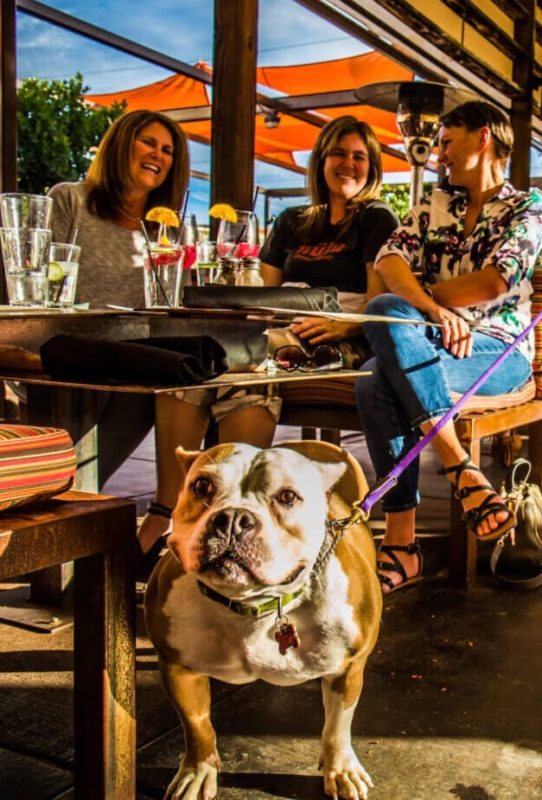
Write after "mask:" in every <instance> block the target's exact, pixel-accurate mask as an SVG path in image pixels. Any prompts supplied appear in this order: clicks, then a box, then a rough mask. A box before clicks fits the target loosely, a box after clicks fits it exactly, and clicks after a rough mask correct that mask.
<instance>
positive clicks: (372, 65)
mask: <svg viewBox="0 0 542 800" xmlns="http://www.w3.org/2000/svg"><path fill="white" fill-rule="evenodd" d="M196 66H197V67H198V68H199V69H202V70H204V71H205V72H206V73H207V74H209V75H210V74H212V68H211V67H210V66H209V65H208V64H206V63H205V62H199V63H198V64H196ZM413 77H414V75H413V73H412V72H410V71H409V70H407V69H405V68H404V67H401V66H399V65H398V64H396V63H395V62H394V61H391V60H390V59H389V58H387V57H386V56H384V55H382V54H381V53H377V52H375V51H370V52H368V53H364V54H363V55H359V56H352V57H350V58H341V59H335V60H333V61H324V62H318V63H314V64H299V65H294V66H285V67H258V69H257V72H256V82H257V85H258V89H259V90H260V93H263V90H265V89H272V90H273V92H274V93H275V95H274V96H275V97H276V92H281V93H282V94H283V95H286V96H295V95H307V94H309V95H310V94H316V93H321V92H335V91H343V90H347V89H356V88H357V87H358V86H363V85H366V84H369V83H374V82H377V81H384V80H386V81H410V80H412V79H413ZM270 96H271V95H270ZM85 99H86V100H87V101H89V102H92V103H95V104H96V105H99V106H110V105H112V104H113V103H114V102H122V101H124V102H125V103H126V108H127V111H134V110H136V109H140V108H148V109H151V110H153V111H163V112H165V113H167V112H168V111H173V110H174V109H189V108H195V109H196V108H197V109H201V108H208V107H209V106H210V98H209V93H208V89H207V86H206V84H204V83H202V82H200V81H197V80H194V79H193V78H188V77H184V76H183V75H171V76H169V77H168V78H164V79H163V80H161V81H156V82H154V83H150V84H147V85H145V86H140V87H137V88H135V89H126V90H122V91H118V92H110V93H108V94H88V95H85ZM314 111H315V113H316V114H317V115H318V117H319V118H320V119H321V120H322V121H324V122H325V121H327V120H330V119H333V118H335V117H338V116H341V115H343V114H353V115H354V116H355V117H358V118H359V119H363V120H365V121H366V122H367V123H368V124H369V125H371V127H372V128H373V130H374V132H375V134H376V136H377V138H378V140H379V141H380V142H381V144H389V145H393V144H401V143H402V138H401V136H400V134H399V132H398V130H397V126H396V123H395V115H394V114H392V113H390V112H387V111H381V110H379V109H376V108H372V107H370V106H361V105H356V106H352V107H341V106H337V107H330V108H325V109H322V108H316V109H315V110H314ZM181 127H182V129H183V131H184V132H185V133H186V135H187V136H188V138H189V139H192V140H193V141H197V142H203V143H205V144H210V142H211V121H210V120H202V121H194V122H183V123H182V124H181ZM319 130H320V128H319V127H318V126H317V125H313V124H311V123H310V122H307V121H305V120H301V119H298V118H297V117H293V116H290V115H289V114H287V113H282V112H281V113H280V124H279V125H278V126H277V127H276V128H267V127H266V126H265V123H264V119H263V116H262V115H261V114H258V115H257V116H256V132H255V141H254V154H255V157H256V158H262V159H263V160H265V161H267V162H270V163H273V164H276V165H277V166H280V167H285V168H286V169H295V170H296V171H300V169H301V168H300V167H299V165H298V162H297V161H296V153H300V152H304V151H305V152H306V151H309V150H311V149H312V147H313V145H314V142H315V140H316V137H317V135H318V132H319ZM383 169H384V171H385V172H405V173H408V172H409V171H410V167H409V165H408V164H407V163H406V162H405V161H403V160H402V159H400V158H395V157H394V156H392V155H388V154H386V153H384V154H383Z"/></svg>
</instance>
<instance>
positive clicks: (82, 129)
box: [17, 73, 125, 194]
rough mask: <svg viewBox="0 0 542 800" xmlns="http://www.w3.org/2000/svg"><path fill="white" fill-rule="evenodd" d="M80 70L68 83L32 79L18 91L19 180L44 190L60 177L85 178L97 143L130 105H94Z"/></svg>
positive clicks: (25, 187) (26, 187) (24, 186)
mask: <svg viewBox="0 0 542 800" xmlns="http://www.w3.org/2000/svg"><path fill="white" fill-rule="evenodd" d="M87 91H88V86H83V76H82V75H81V74H80V73H77V74H76V76H75V77H74V78H70V79H69V80H67V81H61V80H52V81H47V80H40V79H38V78H26V79H25V80H23V81H22V83H21V86H20V87H19V89H18V90H17V136H18V142H17V183H18V190H19V191H20V192H31V193H33V194H44V193H45V192H47V191H48V190H49V189H50V188H51V186H53V185H54V184H55V183H59V182H60V181H78V180H81V179H82V178H83V177H84V176H85V174H86V172H87V169H88V167H89V164H90V161H91V159H92V152H91V149H90V148H92V147H96V146H97V144H98V142H99V141H100V139H101V137H102V136H103V134H104V132H105V131H106V130H107V128H108V127H109V125H110V124H111V122H113V120H115V119H116V118H117V117H119V116H120V115H121V114H122V112H123V110H124V108H125V104H119V103H114V104H113V105H112V106H111V107H110V108H92V106H90V105H89V104H88V103H86V102H85V101H84V100H83V95H84V94H85V92H87Z"/></svg>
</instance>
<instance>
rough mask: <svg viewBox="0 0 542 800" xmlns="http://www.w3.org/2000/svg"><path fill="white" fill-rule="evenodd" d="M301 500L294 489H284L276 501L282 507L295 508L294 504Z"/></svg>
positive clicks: (276, 497)
mask: <svg viewBox="0 0 542 800" xmlns="http://www.w3.org/2000/svg"><path fill="white" fill-rule="evenodd" d="M300 499H301V498H300V497H299V495H297V494H296V493H295V492H294V491H292V489H282V490H281V491H280V492H279V493H278V494H277V495H276V496H275V500H276V501H277V503H280V504H281V505H282V506H293V504H294V503H295V502H296V501H297V500H300Z"/></svg>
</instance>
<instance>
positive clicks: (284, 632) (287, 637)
mask: <svg viewBox="0 0 542 800" xmlns="http://www.w3.org/2000/svg"><path fill="white" fill-rule="evenodd" d="M275 639H276V640H277V642H278V644H279V653H280V654H281V656H284V655H286V651H287V650H288V648H289V647H299V645H300V643H301V640H300V638H299V634H298V632H297V629H296V627H295V625H293V624H292V623H291V622H288V623H285V624H283V625H281V626H280V628H279V629H278V631H277V632H276V633H275Z"/></svg>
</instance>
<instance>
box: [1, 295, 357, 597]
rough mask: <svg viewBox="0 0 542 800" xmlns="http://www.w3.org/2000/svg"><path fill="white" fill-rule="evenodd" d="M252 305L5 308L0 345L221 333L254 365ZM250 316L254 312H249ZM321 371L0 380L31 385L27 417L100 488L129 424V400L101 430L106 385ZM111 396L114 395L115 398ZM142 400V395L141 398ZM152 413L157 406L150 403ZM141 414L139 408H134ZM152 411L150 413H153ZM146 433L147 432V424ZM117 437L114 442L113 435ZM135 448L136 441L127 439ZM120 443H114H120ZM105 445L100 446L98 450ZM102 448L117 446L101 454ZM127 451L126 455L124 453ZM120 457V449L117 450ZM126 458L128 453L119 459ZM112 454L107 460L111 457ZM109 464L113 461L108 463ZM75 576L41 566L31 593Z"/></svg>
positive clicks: (33, 375)
mask: <svg viewBox="0 0 542 800" xmlns="http://www.w3.org/2000/svg"><path fill="white" fill-rule="evenodd" d="M253 313H254V312H248V311H232V310H223V309H212V310H208V309H198V310H196V309H183V308H180V309H171V310H169V311H143V312H138V311H134V312H119V311H108V310H105V311H88V312H85V311H83V312H74V313H63V312H62V311H56V310H52V309H51V310H46V309H45V310H42V309H36V310H31V311H28V310H26V309H25V310H24V311H18V310H15V311H13V310H12V311H5V310H4V311H2V310H1V309H0V345H1V344H11V345H14V344H15V345H19V346H21V347H24V348H25V349H27V350H30V351H32V352H35V353H37V352H39V347H40V345H41V344H42V343H43V342H45V341H47V339H49V338H50V337H52V336H54V335H56V334H59V333H62V334H68V335H72V336H85V337H87V338H95V339H113V340H126V339H144V338H153V337H156V336H188V335H193V336H198V335H206V336H212V337H213V338H215V339H217V340H218V341H219V342H220V343H221V344H222V345H223V347H224V348H225V350H226V353H227V357H228V363H229V365H230V369H235V368H237V369H241V370H249V369H252V368H254V367H256V366H257V365H259V364H261V363H263V362H264V361H265V359H266V356H267V337H266V336H265V331H266V329H267V328H268V326H269V321H268V320H266V319H260V318H256V319H253V318H252V315H253ZM249 317H250V318H249ZM338 374H344V375H345V376H346V375H359V374H360V373H358V372H356V371H348V370H343V371H340V373H339V372H337V371H335V372H331V373H328V376H329V377H332V378H336V377H337V375H338ZM325 377H326V375H325V374H324V373H320V372H319V373H314V374H312V375H311V374H310V373H287V374H284V373H282V374H269V373H266V372H262V373H257V372H246V371H245V372H236V373H233V374H226V375H222V376H220V377H219V378H217V379H215V380H212V381H207V382H205V384H199V385H198V387H187V386H137V385H109V384H108V385H104V384H98V383H96V382H95V381H89V382H88V383H81V382H77V381H68V380H52V379H51V378H50V377H48V376H47V375H45V374H43V373H39V372H21V371H17V370H13V369H6V368H1V367H0V379H6V380H14V381H20V382H21V383H23V384H25V386H26V390H27V415H28V421H29V422H30V423H31V424H35V425H52V426H55V427H59V428H64V429H65V430H67V431H68V432H69V433H70V435H71V436H72V439H73V441H74V444H75V448H76V452H77V463H78V469H77V483H76V486H77V488H78V489H83V490H85V491H90V492H94V491H99V490H100V489H101V486H102V485H103V483H104V482H105V481H106V480H107V478H108V477H109V472H110V471H111V468H109V469H107V470H103V469H102V470H100V469H99V467H100V458H101V457H102V458H103V457H104V455H108V456H111V455H114V456H118V455H119V453H120V447H119V442H118V435H117V434H116V432H115V430H117V431H119V433H120V429H121V426H122V425H123V423H124V426H125V428H126V429H127V430H129V425H130V423H128V425H127V423H126V419H125V418H123V416H122V414H123V410H124V411H125V410H126V403H123V402H120V403H118V402H116V405H118V406H119V408H115V409H114V411H115V413H114V415H109V418H108V420H109V422H111V418H112V417H113V416H114V419H115V420H116V419H117V417H118V426H117V428H116V429H115V430H114V431H113V432H112V433H108V434H107V436H105V435H100V433H101V431H102V428H101V426H100V418H101V414H102V411H103V402H104V397H106V396H105V395H104V392H108V393H111V392H115V393H117V398H116V400H118V395H119V394H123V393H124V394H131V395H132V396H133V395H139V396H140V398H141V397H143V400H141V402H142V403H143V402H144V395H145V394H146V395H155V394H157V393H159V392H164V391H172V390H175V389H187V388H200V387H201V386H202V385H206V386H209V387H211V388H216V387H218V386H224V385H233V386H237V385H240V384H244V385H258V384H269V383H281V382H286V381H288V382H290V381H298V380H303V381H310V380H314V379H318V380H322V379H325ZM112 402H113V401H112ZM137 403H138V405H139V401H137ZM151 412H152V413H153V409H151ZM136 416H137V415H136ZM151 417H152V414H151ZM145 432H146V431H145ZM115 438H117V442H115ZM128 444H129V448H128V449H130V448H132V449H133V446H134V445H133V442H131V443H128ZM115 447H116V448H117V449H115ZM100 448H101V451H100ZM104 448H113V451H108V452H107V453H104ZM126 457H127V454H126ZM119 458H120V455H119ZM123 459H124V454H123V456H122V458H120V462H119V463H122V460H123ZM111 460H112V459H111V458H109V459H108V463H109V462H110V461H111ZM109 466H110V464H109ZM70 579H71V575H70V566H69V565H66V566H65V567H62V568H55V569H54V570H44V571H41V572H40V573H39V575H36V577H35V578H34V580H33V581H32V582H31V597H32V600H33V601H34V602H36V603H42V604H43V603H54V602H58V598H60V597H62V595H63V592H64V590H65V588H66V587H67V585H68V583H69V581H70Z"/></svg>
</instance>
